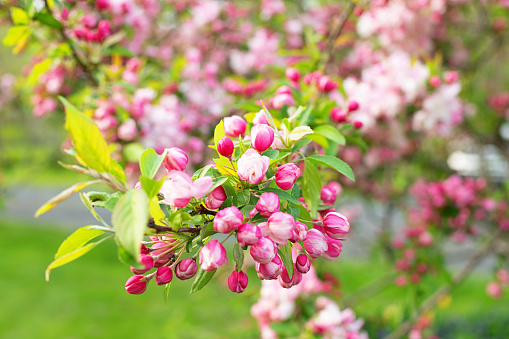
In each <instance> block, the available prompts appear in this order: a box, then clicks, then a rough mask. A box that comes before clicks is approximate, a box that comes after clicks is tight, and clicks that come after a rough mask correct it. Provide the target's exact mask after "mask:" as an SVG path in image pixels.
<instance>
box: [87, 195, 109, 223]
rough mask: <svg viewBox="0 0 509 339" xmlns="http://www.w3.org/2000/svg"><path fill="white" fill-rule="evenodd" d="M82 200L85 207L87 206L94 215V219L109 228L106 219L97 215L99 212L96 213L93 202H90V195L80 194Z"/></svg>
mask: <svg viewBox="0 0 509 339" xmlns="http://www.w3.org/2000/svg"><path fill="white" fill-rule="evenodd" d="M80 199H81V202H82V203H83V205H85V207H86V208H87V209H88V210H89V211H90V213H92V215H93V216H94V218H95V219H96V220H98V221H100V222H101V223H102V224H103V225H104V226H106V227H108V226H109V225H108V224H107V223H106V221H104V219H103V218H102V217H101V216H100V215H99V214H97V212H96V211H95V209H94V205H92V202H91V201H90V198H89V196H88V194H85V193H83V192H80Z"/></svg>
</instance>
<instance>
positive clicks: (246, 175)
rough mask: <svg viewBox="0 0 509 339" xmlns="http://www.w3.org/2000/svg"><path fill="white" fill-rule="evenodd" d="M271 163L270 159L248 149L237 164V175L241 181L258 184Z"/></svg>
mask: <svg viewBox="0 0 509 339" xmlns="http://www.w3.org/2000/svg"><path fill="white" fill-rule="evenodd" d="M258 126H260V125H258ZM269 161H270V159H269V157H267V156H264V155H263V156H262V155H260V154H258V152H256V151H255V150H254V149H248V150H247V151H246V153H244V154H243V155H242V156H241V157H240V159H239V161H238V162H237V167H238V170H237V174H238V175H239V178H240V179H241V180H247V181H248V182H249V183H250V184H252V185H254V184H257V183H258V182H260V181H261V180H262V179H263V177H264V176H265V173H266V172H267V169H268V168H269Z"/></svg>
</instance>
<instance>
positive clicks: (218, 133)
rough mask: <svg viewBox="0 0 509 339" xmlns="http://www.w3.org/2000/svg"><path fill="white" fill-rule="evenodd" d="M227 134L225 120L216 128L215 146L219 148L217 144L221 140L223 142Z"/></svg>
mask: <svg viewBox="0 0 509 339" xmlns="http://www.w3.org/2000/svg"><path fill="white" fill-rule="evenodd" d="M224 136H226V134H225V133H224V124H223V120H221V121H220V122H219V124H217V126H216V128H215V129H214V145H215V146H216V147H217V143H218V142H219V140H221V139H222V138H223V137H224Z"/></svg>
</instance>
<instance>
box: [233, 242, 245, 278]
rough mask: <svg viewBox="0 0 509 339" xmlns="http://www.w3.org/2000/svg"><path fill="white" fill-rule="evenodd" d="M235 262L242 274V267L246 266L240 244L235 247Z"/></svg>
mask: <svg viewBox="0 0 509 339" xmlns="http://www.w3.org/2000/svg"><path fill="white" fill-rule="evenodd" d="M233 260H234V261H235V265H236V267H237V271H239V272H240V271H241V270H242V265H244V250H243V249H242V246H240V245H239V243H238V242H236V243H235V245H233Z"/></svg>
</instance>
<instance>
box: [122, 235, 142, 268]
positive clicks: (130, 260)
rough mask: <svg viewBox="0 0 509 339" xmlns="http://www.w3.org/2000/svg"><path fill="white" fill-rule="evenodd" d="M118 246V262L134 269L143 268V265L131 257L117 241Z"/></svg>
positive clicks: (136, 258)
mask: <svg viewBox="0 0 509 339" xmlns="http://www.w3.org/2000/svg"><path fill="white" fill-rule="evenodd" d="M117 246H118V260H120V262H122V263H124V264H126V265H127V266H133V267H135V268H143V265H142V264H141V263H140V262H139V261H138V257H134V256H133V255H131V254H130V253H129V252H127V250H126V249H125V247H124V246H122V245H121V244H120V243H119V242H118V240H117Z"/></svg>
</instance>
